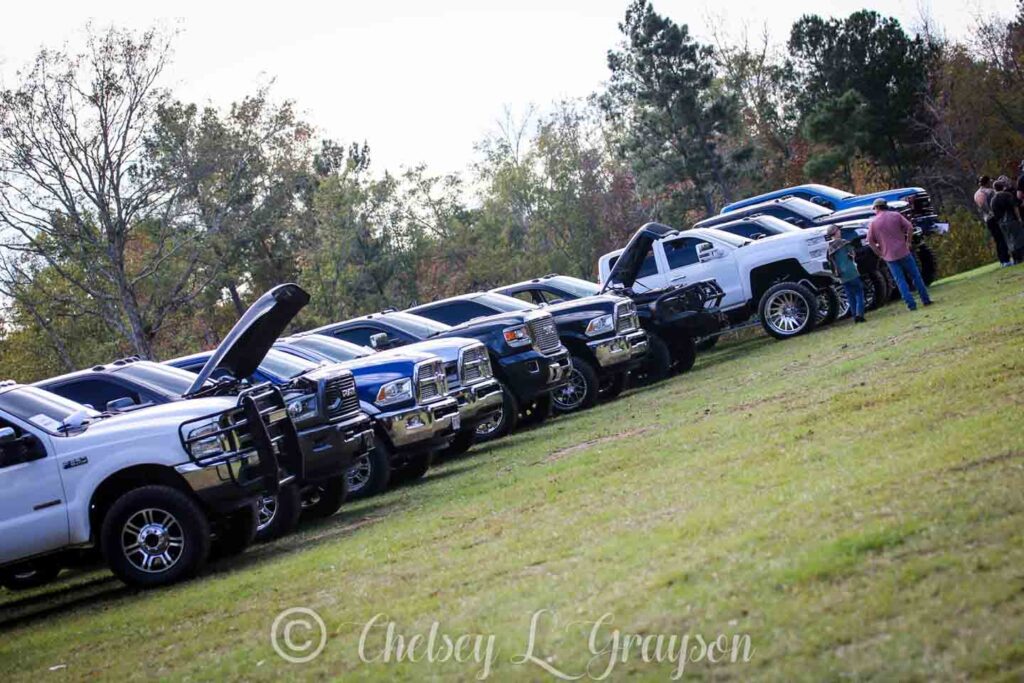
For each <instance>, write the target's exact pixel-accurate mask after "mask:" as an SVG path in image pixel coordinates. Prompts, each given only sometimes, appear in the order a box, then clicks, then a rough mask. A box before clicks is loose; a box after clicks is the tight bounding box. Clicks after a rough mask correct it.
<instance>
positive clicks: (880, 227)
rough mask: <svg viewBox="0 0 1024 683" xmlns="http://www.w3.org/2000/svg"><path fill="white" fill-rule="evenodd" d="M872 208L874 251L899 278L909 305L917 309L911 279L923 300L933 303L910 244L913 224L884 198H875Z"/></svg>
mask: <svg viewBox="0 0 1024 683" xmlns="http://www.w3.org/2000/svg"><path fill="white" fill-rule="evenodd" d="M871 208H872V209H874V210H875V217H874V218H872V219H871V223H870V224H869V225H868V236H867V240H866V241H867V243H868V246H869V247H871V250H872V251H874V252H875V253H876V254H878V256H879V258H881V259H882V260H883V261H885V263H886V265H887V266H889V272H890V273H892V278H893V279H894V280H895V281H896V286H897V287H898V288H899V290H900V294H901V295H902V296H903V301H904V302H906V304H907V308H909V309H910V310H912V311H916V310H917V302H915V301H914V295H913V294H912V293H911V291H910V285H909V284H908V282H907V280H908V279H909V280H910V281H911V282H913V283H914V287H915V288H916V289H917V293H918V295H919V296H920V297H921V303H922V304H924V305H925V306H931V305H932V300H931V298H930V297H929V296H928V288H927V287H925V284H924V278H922V277H921V271H920V270H918V268H917V261H915V260H914V255H913V254H912V253H910V243H911V241H912V240H913V239H914V226H913V225H911V224H910V221H908V220H907V219H906V218H905V217H904V216H903V214H901V213H900V212H899V211H890V210H889V204H888V202H886V201H885V200H884V199H881V198H879V199H876V200H875V202H874V204H872V205H871Z"/></svg>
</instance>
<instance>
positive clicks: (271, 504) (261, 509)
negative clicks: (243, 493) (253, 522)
mask: <svg viewBox="0 0 1024 683" xmlns="http://www.w3.org/2000/svg"><path fill="white" fill-rule="evenodd" d="M256 512H257V513H258V514H259V524H258V525H257V526H256V531H263V530H264V529H266V528H267V527H268V526H270V525H271V524H272V523H273V522H274V517H276V516H277V496H263V497H262V498H260V500H259V502H258V503H257V504H256Z"/></svg>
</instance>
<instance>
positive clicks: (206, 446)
mask: <svg viewBox="0 0 1024 683" xmlns="http://www.w3.org/2000/svg"><path fill="white" fill-rule="evenodd" d="M219 430H220V427H218V426H217V424H216V423H214V422H211V423H210V424H208V425H203V426H202V427H197V428H195V429H193V430H192V431H190V432H189V433H188V437H187V438H188V441H189V442H190V443H189V450H190V451H191V453H192V456H193V457H195V458H212V457H213V456H215V455H220V454H221V453H223V452H224V444H223V442H222V441H221V439H220V436H219V435H217V434H216V433H217V432H218V431H219ZM207 435H210V436H209V437H208V438H205V439H204V438H203V437H204V436H207ZM193 439H197V440H195V441H194V440H193Z"/></svg>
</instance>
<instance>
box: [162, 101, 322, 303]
mask: <svg viewBox="0 0 1024 683" xmlns="http://www.w3.org/2000/svg"><path fill="white" fill-rule="evenodd" d="M153 138H154V145H153V147H154V151H155V158H156V160H157V162H158V163H159V169H160V172H161V173H162V174H163V175H164V176H165V177H166V179H167V183H168V184H169V185H173V186H176V187H179V188H181V190H180V200H181V201H182V202H183V203H187V204H188V206H189V208H190V211H191V212H192V213H193V215H194V216H195V218H196V220H197V223H198V225H199V226H200V227H201V229H202V231H203V232H204V234H205V237H206V241H205V244H206V246H207V248H208V250H209V252H210V258H209V261H210V263H211V266H212V267H213V268H214V269H215V271H216V272H217V273H218V278H217V283H218V284H219V285H221V286H222V287H223V288H224V289H226V290H227V292H228V293H229V294H230V296H231V300H232V302H233V304H234V306H235V311H236V313H237V314H238V315H241V314H242V312H243V311H244V310H245V303H244V301H243V300H242V295H241V294H240V288H241V286H242V285H244V288H245V289H247V290H249V291H254V292H257V293H258V292H261V291H264V290H266V289H268V288H269V287H271V286H273V285H275V284H277V283H279V282H283V281H287V280H291V279H294V277H295V275H296V273H297V257H298V250H299V249H300V247H301V245H302V242H303V239H302V235H301V232H302V228H303V225H304V223H303V222H302V221H301V220H300V219H299V218H298V216H299V214H300V213H301V212H302V211H303V210H304V209H305V208H308V203H309V201H310V199H311V194H310V192H311V186H312V184H313V180H312V175H313V169H312V168H311V166H310V162H311V160H312V157H313V153H312V150H311V149H310V147H309V142H310V140H311V138H312V130H311V128H310V127H309V126H308V125H307V124H305V123H304V122H302V121H301V120H299V119H298V118H297V116H296V114H295V110H294V105H293V103H291V102H284V103H282V104H279V105H277V104H274V103H273V102H272V101H271V100H270V97H269V92H268V90H267V89H266V88H261V89H260V90H259V91H258V92H257V93H256V94H255V95H254V96H251V97H246V98H245V99H243V100H242V101H241V102H238V103H235V104H233V105H231V107H230V109H229V110H228V111H227V112H226V113H225V114H223V115H222V114H221V113H220V112H218V111H217V110H216V109H214V108H213V107H206V108H203V109H200V108H199V107H197V106H196V105H194V104H185V103H182V102H170V103H167V104H164V105H162V106H161V107H160V108H159V110H158V122H157V125H156V130H155V132H154V135H153ZM218 289H219V288H218Z"/></svg>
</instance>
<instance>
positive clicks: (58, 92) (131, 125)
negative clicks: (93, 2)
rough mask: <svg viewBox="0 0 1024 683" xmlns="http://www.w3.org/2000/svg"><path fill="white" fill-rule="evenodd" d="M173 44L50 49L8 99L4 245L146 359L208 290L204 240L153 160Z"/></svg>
mask: <svg viewBox="0 0 1024 683" xmlns="http://www.w3.org/2000/svg"><path fill="white" fill-rule="evenodd" d="M168 40H169V39H168V38H167V37H166V36H163V35H161V34H159V33H157V32H156V31H147V32H145V33H142V34H134V33H130V32H127V31H122V30H118V29H110V30H108V31H106V32H103V33H99V34H97V33H94V32H92V31H91V30H90V32H89V36H88V40H87V44H86V49H85V51H84V52H83V53H81V54H76V55H72V54H67V53H65V52H55V51H50V50H45V49H44V50H43V51H41V52H40V53H39V55H38V56H37V57H36V59H35V62H34V63H33V64H32V66H31V68H30V69H29V70H28V71H27V72H24V73H19V80H20V83H19V85H18V86H17V87H16V88H14V89H9V90H5V91H3V93H0V227H2V228H6V229H7V230H6V235H5V236H4V239H3V243H2V244H0V248H4V249H7V250H10V251H12V252H15V253H19V254H23V255H27V256H29V257H30V258H31V260H34V261H38V262H39V263H42V264H45V266H46V267H47V268H48V269H50V270H51V271H52V272H53V273H55V274H56V276H57V277H59V278H61V279H62V280H63V281H65V282H66V283H67V285H68V286H69V289H70V291H72V292H74V293H75V294H76V295H77V296H78V297H79V299H80V301H81V302H82V304H83V308H91V309H92V310H93V312H94V313H95V314H96V315H98V316H100V317H102V319H103V320H104V321H105V323H106V324H107V325H109V326H110V327H111V328H112V330H113V331H115V333H117V334H119V335H120V336H121V337H122V338H123V339H125V340H127V341H128V342H129V343H130V344H131V346H132V348H133V349H134V351H135V352H136V353H138V354H141V355H143V356H150V355H151V351H152V341H153V338H154V336H155V335H156V334H157V333H158V331H159V330H160V328H161V326H162V325H163V323H164V322H165V320H166V319H167V317H168V316H169V315H171V314H172V313H173V312H174V311H175V310H177V309H178V308H180V307H181V306H184V305H187V303H188V302H189V301H191V300H192V299H193V298H194V297H195V296H196V295H197V294H198V293H199V292H200V291H202V288H203V282H202V281H201V278H200V277H199V276H198V273H197V272H196V265H197V262H198V259H199V254H200V249H198V239H197V238H198V235H197V234H195V232H194V231H192V230H191V229H190V228H189V227H188V226H187V225H185V224H183V223H182V222H181V221H179V218H180V216H179V215H177V213H176V210H177V208H178V204H177V202H176V199H177V188H175V187H168V186H166V185H165V184H164V183H163V182H162V178H161V176H160V175H159V174H156V173H154V172H153V168H152V166H151V164H150V163H149V159H148V147H147V142H148V140H147V134H148V132H149V131H150V130H151V127H152V123H153V121H154V118H155V115H156V112H157V110H158V108H159V107H160V105H161V104H162V103H163V102H164V101H165V100H166V97H167V95H166V93H165V92H164V91H163V90H162V89H160V88H158V86H157V82H158V80H159V77H160V75H161V73H162V71H163V69H164V66H165V64H166V61H167V57H168V51H169V42H168ZM157 283H158V284H157ZM12 284H13V285H16V283H11V282H8V288H10V287H11V286H12Z"/></svg>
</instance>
